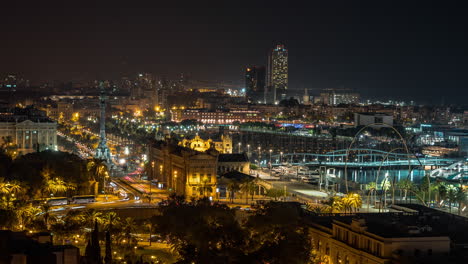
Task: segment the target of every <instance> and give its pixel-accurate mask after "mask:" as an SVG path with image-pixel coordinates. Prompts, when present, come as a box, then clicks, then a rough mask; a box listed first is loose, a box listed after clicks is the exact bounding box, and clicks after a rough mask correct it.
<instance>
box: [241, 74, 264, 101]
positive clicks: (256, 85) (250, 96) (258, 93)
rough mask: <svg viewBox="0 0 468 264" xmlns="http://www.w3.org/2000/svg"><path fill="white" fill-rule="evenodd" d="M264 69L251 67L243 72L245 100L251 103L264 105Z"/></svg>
mask: <svg viewBox="0 0 468 264" xmlns="http://www.w3.org/2000/svg"><path fill="white" fill-rule="evenodd" d="M265 78H266V76H265V67H264V66H251V67H248V68H247V69H246V70H245V89H246V95H247V100H248V101H249V102H252V103H265V101H266V94H265V92H266V90H265Z"/></svg>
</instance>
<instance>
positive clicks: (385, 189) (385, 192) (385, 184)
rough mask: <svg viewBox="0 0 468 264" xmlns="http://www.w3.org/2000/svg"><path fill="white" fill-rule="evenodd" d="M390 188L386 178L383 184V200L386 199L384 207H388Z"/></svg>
mask: <svg viewBox="0 0 468 264" xmlns="http://www.w3.org/2000/svg"><path fill="white" fill-rule="evenodd" d="M390 187H391V184H390V182H389V181H388V180H387V178H385V180H384V181H383V182H382V191H383V198H384V207H386V206H387V191H388V190H389V189H390Z"/></svg>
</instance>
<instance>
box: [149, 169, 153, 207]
mask: <svg viewBox="0 0 468 264" xmlns="http://www.w3.org/2000/svg"><path fill="white" fill-rule="evenodd" d="M153 178H154V161H152V162H151V179H150V180H149V203H150V204H151V196H152V195H153V192H152V191H151V185H152V184H151V182H152V181H153Z"/></svg>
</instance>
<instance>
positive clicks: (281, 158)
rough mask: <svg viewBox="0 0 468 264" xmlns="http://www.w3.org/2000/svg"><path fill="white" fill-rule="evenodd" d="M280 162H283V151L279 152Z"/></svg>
mask: <svg viewBox="0 0 468 264" xmlns="http://www.w3.org/2000/svg"><path fill="white" fill-rule="evenodd" d="M280 163H283V151H281V152H280Z"/></svg>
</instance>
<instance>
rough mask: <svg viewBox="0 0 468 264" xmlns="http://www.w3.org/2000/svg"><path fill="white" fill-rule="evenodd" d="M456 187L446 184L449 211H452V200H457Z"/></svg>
mask: <svg viewBox="0 0 468 264" xmlns="http://www.w3.org/2000/svg"><path fill="white" fill-rule="evenodd" d="M457 189H458V188H457V187H455V186H453V185H449V186H448V191H447V199H448V201H449V212H450V213H452V203H453V202H456V200H457V192H458V190H457Z"/></svg>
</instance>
